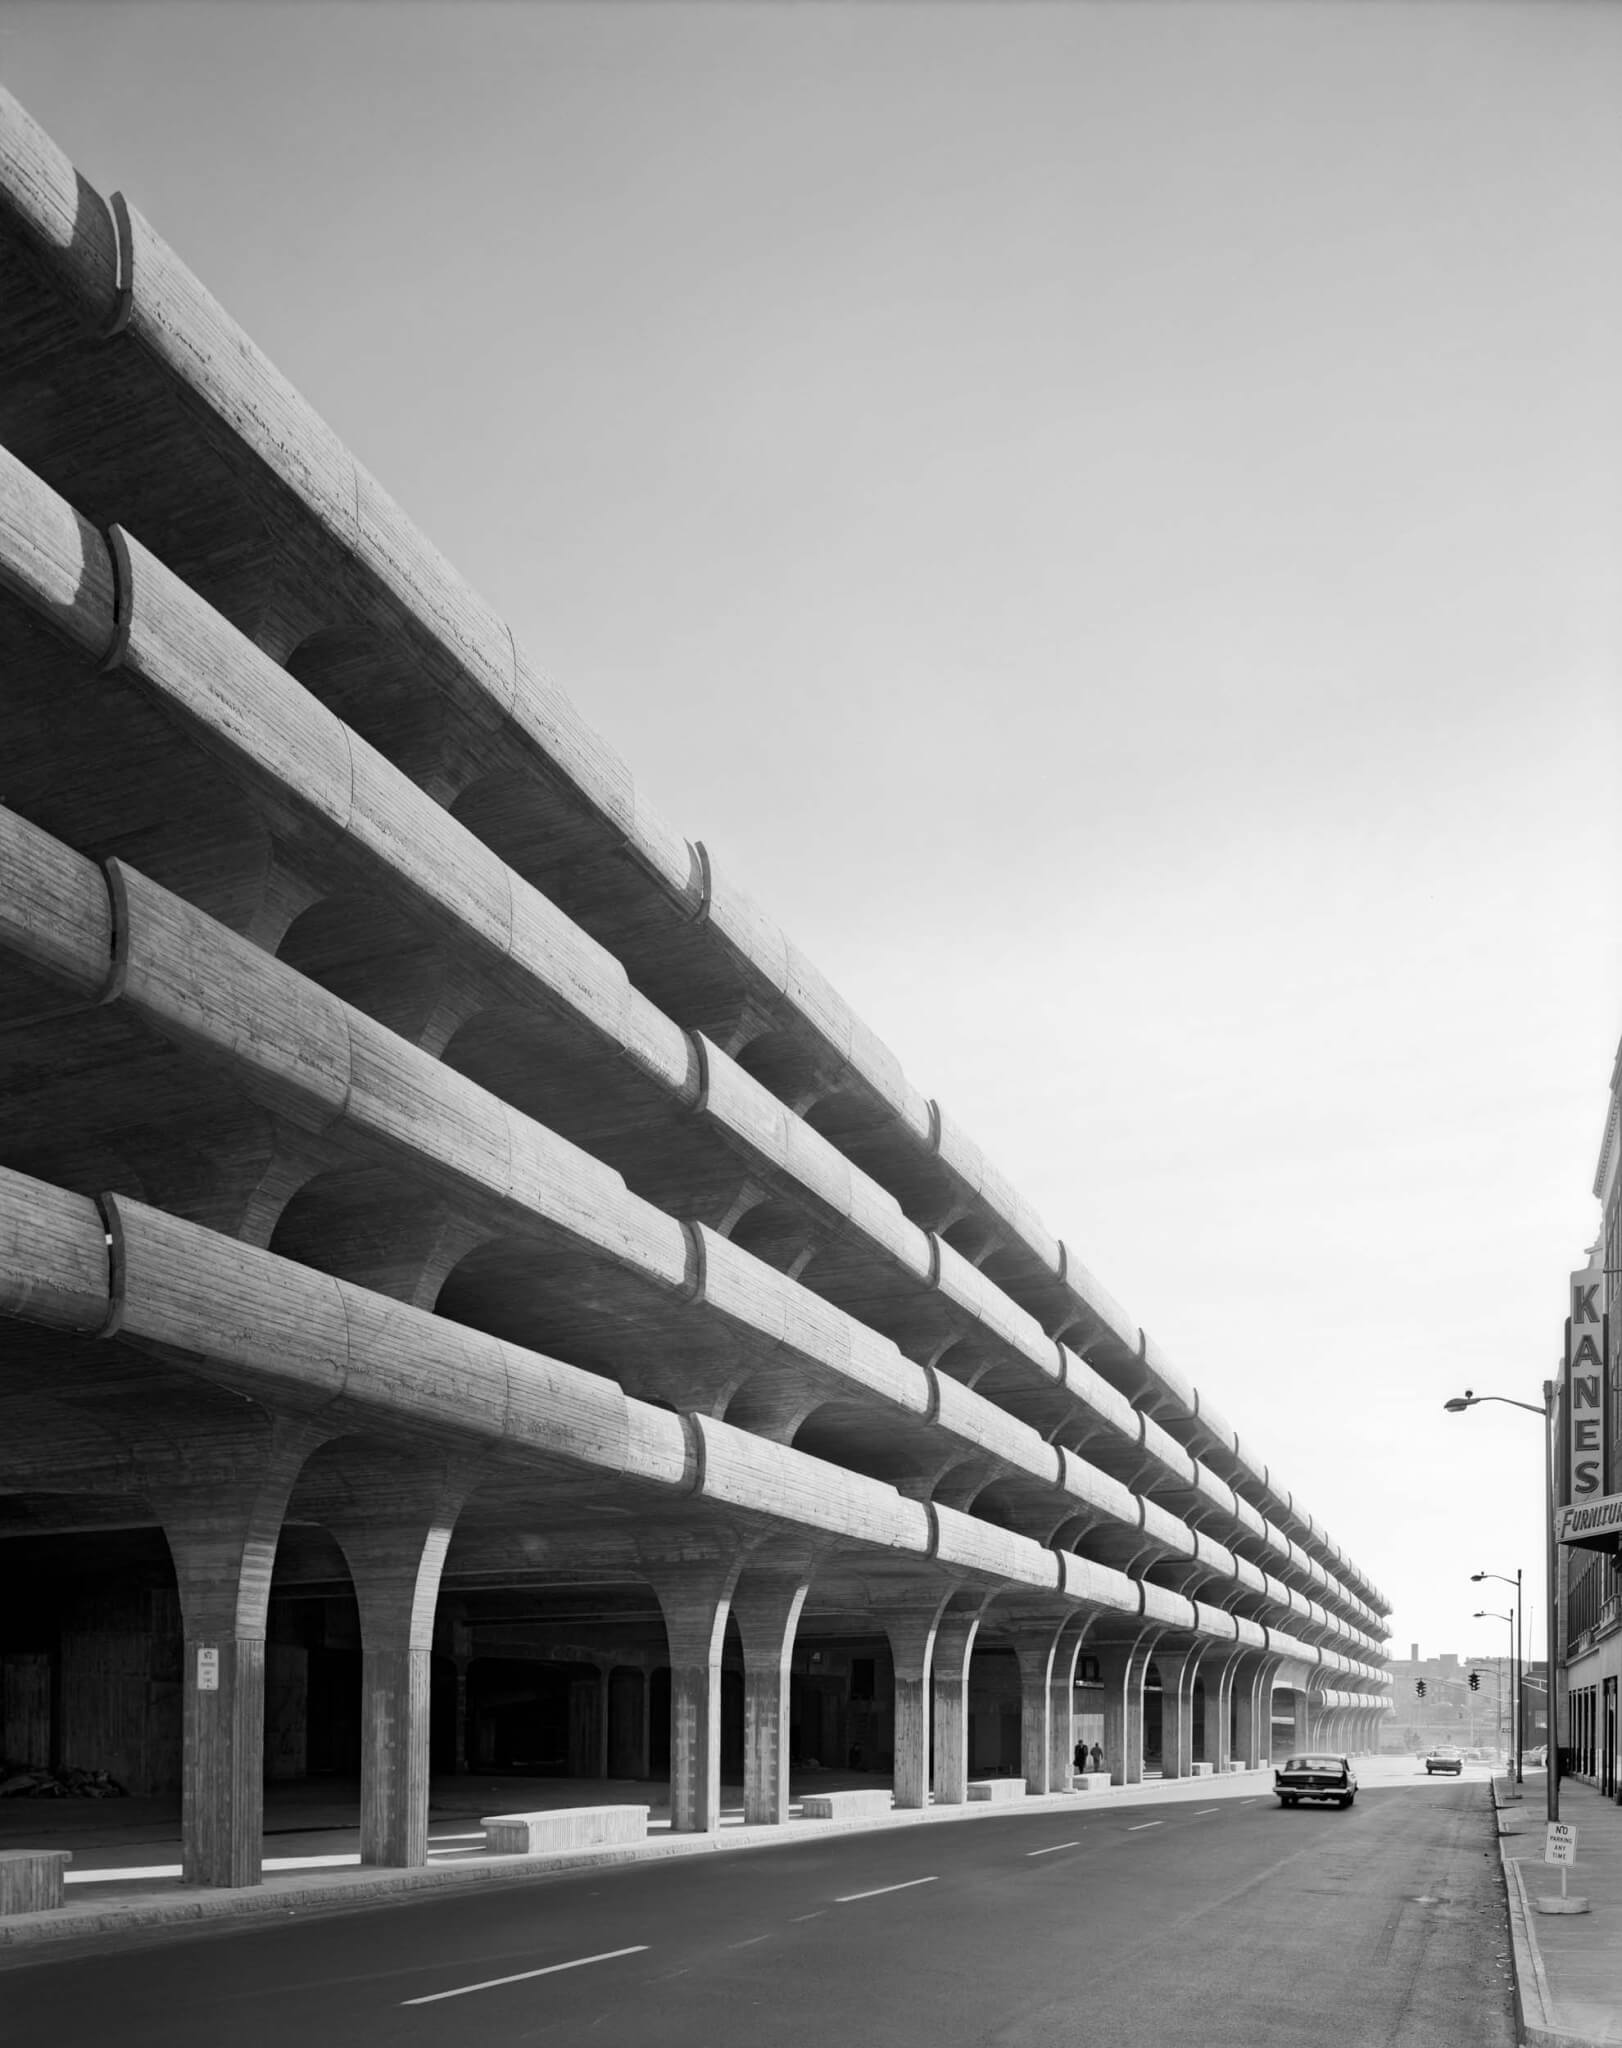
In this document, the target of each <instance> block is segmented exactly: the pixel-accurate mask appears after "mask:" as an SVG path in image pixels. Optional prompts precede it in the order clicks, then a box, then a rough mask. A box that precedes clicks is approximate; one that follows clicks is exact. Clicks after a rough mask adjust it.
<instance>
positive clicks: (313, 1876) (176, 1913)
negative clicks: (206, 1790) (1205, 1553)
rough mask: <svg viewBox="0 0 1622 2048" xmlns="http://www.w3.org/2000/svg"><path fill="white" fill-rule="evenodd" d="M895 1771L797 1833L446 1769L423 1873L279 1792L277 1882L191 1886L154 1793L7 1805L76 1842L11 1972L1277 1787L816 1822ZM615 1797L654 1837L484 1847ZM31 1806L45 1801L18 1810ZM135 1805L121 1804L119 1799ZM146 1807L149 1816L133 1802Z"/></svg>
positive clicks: (739, 1812)
mask: <svg viewBox="0 0 1622 2048" xmlns="http://www.w3.org/2000/svg"><path fill="white" fill-rule="evenodd" d="M888 1783H889V1781H888V1779H887V1778H886V1779H876V1778H872V1777H863V1776H859V1775H854V1774H851V1773H848V1772H840V1771H825V1772H822V1773H820V1774H819V1775H818V1776H817V1777H816V1778H814V1779H808V1780H806V1781H805V1782H804V1783H803V1784H801V1783H798V1782H797V1783H796V1784H795V1786H794V1788H793V1789H794V1793H795V1795H796V1796H795V1799H794V1802H793V1805H792V1806H791V1809H790V1811H791V1815H792V1818H791V1819H790V1821H789V1822H788V1824H787V1825H786V1826H784V1827H765V1826H758V1825H757V1826H746V1825H745V1824H744V1819H743V1789H742V1787H741V1786H725V1787H723V1790H722V1813H721V1826H720V1828H719V1829H718V1830H717V1831H716V1832H715V1833H714V1834H704V1835H699V1834H680V1835H678V1834H673V1833H671V1831H670V1809H669V1805H668V1790H669V1788H668V1786H666V1785H665V1784H663V1783H662V1782H658V1781H656V1782H654V1783H652V1784H645V1783H641V1782H638V1781H636V1780H633V1779H616V1780H612V1781H606V1782H603V1783H599V1784H590V1783H583V1782H582V1781H580V1780H578V1779H576V1780H566V1779H565V1780H560V1779H555V1778H554V1779H516V1778H471V1777H470V1778H444V1779H436V1780H435V1781H434V1785H433V1794H432V1802H431V1806H430V1818H429V1829H428V1834H429V1849H428V1853H429V1862H428V1864H427V1866H426V1867H425V1868H422V1869H418V1870H376V1869H362V1868H361V1867H360V1854H359V1828H358V1825H357V1821H356V1812H355V1802H354V1800H353V1799H352V1798H346V1797H344V1796H343V1794H342V1791H341V1790H340V1791H338V1792H337V1793H336V1796H335V1795H334V1793H331V1792H327V1791H325V1790H324V1789H323V1788H321V1787H319V1786H314V1787H312V1786H299V1787H292V1788H274V1787H272V1788H268V1790H269V1791H270V1793H271V1795H272V1796H270V1797H268V1798H267V1801H266V1813H265V1823H266V1832H265V1863H264V1869H265V1878H264V1882H263V1883H262V1884H258V1885H253V1886H245V1887H243V1888H241V1889H239V1890H229V1891H227V1890H221V1891H201V1890H196V1889H193V1888H192V1887H190V1886H187V1885H183V1884H182V1883H181V1882H180V1833H179V1823H178V1820H177V1819H176V1818H175V1816H174V1815H173V1813H172V1811H170V1810H168V1809H165V1808H162V1807H160V1806H158V1804H157V1802H154V1801H135V1800H127V1801H111V1800H106V1801H86V1802H83V1803H82V1804H81V1803H80V1802H77V1801H74V1802H69V1801H66V1800H60V1801H58V1800H52V1801H50V1802H44V1801H40V1802H35V1801H26V1802H25V1801H21V1800H18V1801H15V1802H11V1801H8V1802H7V1803H6V1806H5V1808H3V1809H0V1848H24V1847H27V1848H31V1849H43V1848H65V1849H71V1850H72V1852H73V1863H72V1865H71V1866H70V1868H69V1872H68V1902H67V1904H66V1905H65V1906H63V1907H61V1908H60V1909H59V1910H57V1911H54V1912H47V1913H28V1914H19V1915H16V1916H15V1917H12V1918H7V1919H0V1970H3V1969H5V1968H8V1967H11V1966H13V1965H16V1964H19V1963H24V1962H30V1961H44V1960H47V1959H49V1958H53V1957H55V1956H58V1955H62V1954H64V1953H68V1952H71V1951H72V1950H73V1949H75V1948H81V1947H84V1948H89V1947H94V1948H98V1949H101V1948H106V1947H108V1946H110V1945H112V1944H114V1943H116V1942H118V1941H120V1940H123V1939H129V1938H132V1937H133V1938H137V1939H148V1940H149V1939H151V1938H152V1936H153V1935H154V1934H155V1933H156V1934H157V1935H159V1937H160V1938H161V1937H162V1936H163V1934H164V1933H166V1932H167V1933H169V1934H171V1935H173V1936H177V1937H180V1936H184V1935H186V1934H188V1933H193V1934H195V1933H203V1932H206V1931H208V1930H209V1929H211V1928H213V1927H225V1926H229V1925H231V1924H232V1923H236V1924H241V1923H243V1922H247V1921H254V1920H264V1919H267V1918H278V1917H281V1916H284V1915H286V1914H289V1913H304V1912H316V1911H321V1912H345V1911H348V1912H355V1911H358V1910H361V1909H364V1908H366V1907H370V1906H375V1905H382V1904H385V1903H387V1902H388V1901H389V1900H392V1899H398V1898H404V1897H407V1896H413V1895H415V1896H420V1895H421V1894H423V1893H425V1892H434V1891H448V1890H460V1889H462V1888H463V1887H465V1886H468V1885H482V1884H509V1885H510V1884H524V1883H530V1882H533V1881H535V1880H538V1879H539V1880H544V1879H546V1878H550V1877H555V1876H562V1875H566V1874H568V1873H569V1872H572V1871H579V1870H591V1869H600V1868H602V1867H604V1866H605V1865H609V1864H624V1863H652V1862H662V1861H664V1860H665V1859H667V1858H670V1857H679V1856H701V1855H713V1854H715V1853H717V1852H721V1851H729V1850H737V1849H770V1848H780V1847H782V1846H784V1845H785V1844H787V1843H790V1842H799V1841H806V1840H816V1839H822V1838H825V1837H827V1836H830V1835H849V1834H864V1833H871V1832H876V1831H878V1830H880V1829H885V1828H897V1827H919V1826H930V1825H937V1824H942V1823H945V1824H953V1823H958V1822H972V1821H976V1820H995V1819H1003V1820H1006V1819H1007V1818H1008V1817H1009V1816H1010V1815H1012V1814H1019V1813H1042V1812H1053V1811H1055V1810H1057V1809H1060V1808H1063V1809H1067V1810H1069V1811H1070V1812H1078V1811H1080V1810H1081V1809H1082V1808H1083V1807H1091V1806H1106V1807H1107V1806H1115V1805H1120V1804H1123V1803H1125V1802H1128V1801H1139V1800H1143V1799H1145V1798H1147V1799H1150V1800H1153V1801H1157V1802H1158V1801H1161V1800H1169V1801H1178V1800H1183V1799H1200V1800H1208V1799H1211V1798H1212V1797H1222V1796H1224V1795H1227V1796H1230V1797H1241V1798H1255V1797H1257V1796H1258V1794H1265V1793H1267V1792H1268V1791H1269V1788H1270V1787H1271V1783H1272V1776H1271V1771H1270V1770H1262V1771H1247V1772H1235V1773H1232V1774H1231V1775H1229V1776H1227V1777H1223V1778H1176V1779H1149V1780H1146V1781H1145V1782H1144V1783H1143V1784H1141V1785H1117V1786H1111V1787H1110V1789H1109V1790H1108V1791H1103V1792H1090V1793H1077V1792H1055V1793H1049V1794H1047V1795H1045V1796H1043V1797H1039V1798H1026V1799H1023V1800H1020V1801H1018V1802H1017V1803H1013V1804H1007V1805H1004V1804H1000V1803H999V1804H975V1805H964V1806H932V1807H927V1808H924V1809H923V1810H921V1811H918V1810H907V1811H899V1812H897V1811H892V1812H890V1813H887V1814H883V1815H880V1816H877V1817H875V1818H871V1819H866V1820H830V1821H821V1820H804V1819H802V1818H801V1817H800V1795H802V1794H803V1793H805V1792H810V1791H835V1790H842V1789H845V1788H847V1787H873V1786H875V1785H879V1784H882V1785H884V1786H886V1787H888ZM607 1803H636V1804H646V1805H648V1806H649V1807H650V1808H651V1811H650V1813H649V1816H648V1838H647V1840H646V1841H645V1842H637V1843H632V1844H627V1845H624V1846H619V1847H613V1848H602V1849H576V1850H571V1851H568V1852H566V1853H562V1854H557V1855H535V1856H492V1855H489V1854H488V1853H487V1852H486V1851H485V1850H484V1848H483V1846H482V1835H481V1833H480V1831H479V1820H480V1818H481V1816H483V1815H485V1814H492V1813H514V1812H520V1811H523V1812H535V1811H538V1810H540V1809H542V1808H545V1807H560V1806H583V1805H593V1804H607ZM23 1805H27V1806H28V1807H30V1808H31V1809H32V1811H31V1812H30V1813H28V1814H26V1815H21V1814H17V1813H16V1812H15V1811H14V1808H15V1807H17V1806H23ZM121 1808H122V1809H123V1811H122V1812H121V1811H120V1809H121ZM132 1809H138V1810H132Z"/></svg>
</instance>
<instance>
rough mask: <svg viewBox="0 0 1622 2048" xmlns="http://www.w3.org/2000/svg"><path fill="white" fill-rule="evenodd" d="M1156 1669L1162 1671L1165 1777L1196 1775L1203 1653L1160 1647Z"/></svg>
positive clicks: (1161, 1718) (1161, 1735) (1162, 1742)
mask: <svg viewBox="0 0 1622 2048" xmlns="http://www.w3.org/2000/svg"><path fill="white" fill-rule="evenodd" d="M1154 1661H1155V1668H1156V1670H1158V1671H1159V1673H1160V1775H1161V1776H1162V1777H1163V1778H1191V1777H1193V1775H1194V1722H1193V1695H1194V1675H1195V1672H1196V1671H1197V1670H1198V1668H1199V1661H1200V1652H1199V1648H1198V1646H1197V1645H1196V1646H1195V1647H1194V1648H1193V1649H1189V1650H1159V1651H1157V1652H1156V1654H1155V1660H1154Z"/></svg>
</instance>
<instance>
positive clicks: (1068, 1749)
mask: <svg viewBox="0 0 1622 2048" xmlns="http://www.w3.org/2000/svg"><path fill="white" fill-rule="evenodd" d="M1090 1626H1091V1617H1089V1618H1088V1620H1086V1621H1083V1622H1081V1623H1079V1624H1078V1623H1076V1622H1074V1621H1071V1622H1067V1623H1066V1624H1065V1627H1064V1630H1063V1632H1062V1633H1061V1635H1060V1637H1059V1642H1058V1647H1057V1648H1056V1649H1055V1651H1054V1653H1053V1673H1052V1678H1051V1684H1050V1692H1049V1707H1048V1790H1049V1791H1050V1792H1068V1791H1069V1790H1070V1775H1071V1772H1072V1771H1073V1770H1074V1768H1075V1760H1074V1759H1075V1747H1076V1726H1075V1707H1076V1659H1077V1658H1078V1657H1079V1656H1080V1655H1081V1646H1082V1644H1083V1643H1084V1642H1085V1641H1086V1639H1087V1630H1088V1628H1089V1627H1090Z"/></svg>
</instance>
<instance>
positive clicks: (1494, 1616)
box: [1474, 1572, 1515, 1719]
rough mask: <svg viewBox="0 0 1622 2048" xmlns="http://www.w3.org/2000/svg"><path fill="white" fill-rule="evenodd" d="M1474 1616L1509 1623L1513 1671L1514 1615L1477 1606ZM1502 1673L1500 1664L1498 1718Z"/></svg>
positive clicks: (1501, 1707)
mask: <svg viewBox="0 0 1622 2048" xmlns="http://www.w3.org/2000/svg"><path fill="white" fill-rule="evenodd" d="M1482 1576H1483V1574H1481V1573H1479V1572H1478V1573H1477V1574H1476V1577H1478V1578H1480V1577H1482ZM1496 1576H1497V1574H1496V1573H1495V1574H1494V1577H1496ZM1506 1583H1507V1581H1506ZM1474 1618H1475V1619H1476V1620H1477V1621H1502V1622H1507V1623H1508V1625H1509V1640H1510V1669H1511V1670H1512V1671H1513V1670H1514V1668H1515V1658H1514V1643H1515V1617H1514V1615H1513V1614H1500V1613H1499V1612H1498V1609H1497V1608H1496V1607H1478V1608H1477V1609H1476V1611H1475V1617H1474ZM1503 1675H1504V1674H1503V1668H1502V1666H1500V1667H1499V1673H1498V1676H1499V1681H1500V1683H1499V1688H1498V1712H1499V1716H1500V1719H1501V1718H1502V1715H1503V1711H1504V1689H1503V1683H1502V1680H1503Z"/></svg>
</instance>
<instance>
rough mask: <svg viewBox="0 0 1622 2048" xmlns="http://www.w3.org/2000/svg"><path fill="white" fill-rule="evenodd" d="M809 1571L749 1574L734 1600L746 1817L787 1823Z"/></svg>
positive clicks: (767, 1822)
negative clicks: (799, 1632) (797, 1642)
mask: <svg viewBox="0 0 1622 2048" xmlns="http://www.w3.org/2000/svg"><path fill="white" fill-rule="evenodd" d="M810 1583H811V1574H810V1571H809V1569H805V1570H789V1571H784V1572H775V1571H747V1572H745V1573H744V1575H743V1577H742V1579H741V1580H740V1581H739V1583H738V1588H737V1591H736V1592H735V1593H734V1594H733V1596H732V1612H733V1614H734V1615H735V1616H736V1617H737V1622H738V1634H739V1636H740V1637H741V1638H742V1641H743V1817H744V1819H745V1820H746V1821H750V1822H763V1823H765V1824H766V1825H768V1826H780V1825H782V1823H783V1822H785V1821H786V1820H787V1819H788V1803H789V1769H788V1763H789V1759H788V1728H789V1669H790V1666H791V1664H792V1662H793V1658H794V1635H795V1631H796V1629H798V1627H799V1625H800V1612H801V1610H802V1608H803V1607H804V1606H805V1596H806V1592H807V1590H808V1588H809V1587H810Z"/></svg>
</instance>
